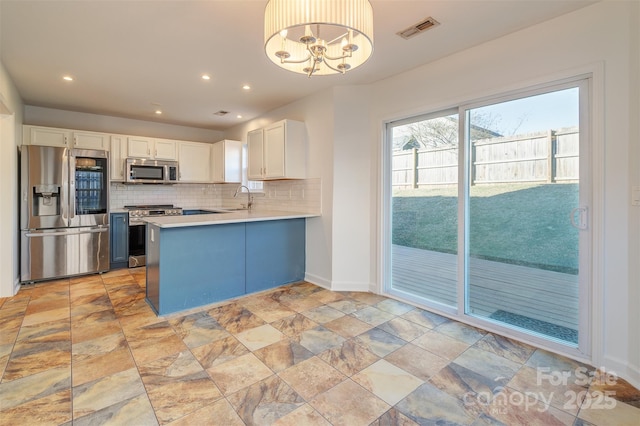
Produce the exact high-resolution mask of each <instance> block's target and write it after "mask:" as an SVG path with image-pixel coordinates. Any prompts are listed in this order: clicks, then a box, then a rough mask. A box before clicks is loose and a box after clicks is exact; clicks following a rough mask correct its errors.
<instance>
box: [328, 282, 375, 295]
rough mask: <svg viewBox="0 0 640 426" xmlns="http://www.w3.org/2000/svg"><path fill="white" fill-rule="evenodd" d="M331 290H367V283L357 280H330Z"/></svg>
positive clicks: (366, 291)
mask: <svg viewBox="0 0 640 426" xmlns="http://www.w3.org/2000/svg"><path fill="white" fill-rule="evenodd" d="M331 290H333V291H362V292H365V293H368V292H369V283H363V282H357V281H332V282H331Z"/></svg>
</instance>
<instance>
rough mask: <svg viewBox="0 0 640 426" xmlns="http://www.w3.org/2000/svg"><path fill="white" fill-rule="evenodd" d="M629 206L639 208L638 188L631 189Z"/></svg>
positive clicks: (639, 194)
mask: <svg viewBox="0 0 640 426" xmlns="http://www.w3.org/2000/svg"><path fill="white" fill-rule="evenodd" d="M631 205H632V206H640V186H634V187H633V188H632V189H631Z"/></svg>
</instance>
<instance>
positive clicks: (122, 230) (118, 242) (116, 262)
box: [109, 213, 129, 269]
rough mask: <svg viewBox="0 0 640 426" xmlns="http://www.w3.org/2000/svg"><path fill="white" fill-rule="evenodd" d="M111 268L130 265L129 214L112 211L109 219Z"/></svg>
mask: <svg viewBox="0 0 640 426" xmlns="http://www.w3.org/2000/svg"><path fill="white" fill-rule="evenodd" d="M109 227H110V228H109V232H110V235H109V237H110V239H109V241H110V244H111V246H110V248H109V251H110V253H111V258H110V259H109V260H110V262H109V263H110V265H109V266H110V268H111V269H119V268H126V267H128V266H129V214H128V213H111V217H110V221H109Z"/></svg>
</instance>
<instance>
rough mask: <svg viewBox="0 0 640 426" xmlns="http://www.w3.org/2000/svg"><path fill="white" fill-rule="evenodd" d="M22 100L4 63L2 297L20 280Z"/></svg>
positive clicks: (0, 70)
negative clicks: (19, 152) (19, 201)
mask: <svg viewBox="0 0 640 426" xmlns="http://www.w3.org/2000/svg"><path fill="white" fill-rule="evenodd" d="M22 109H23V105H22V99H21V98H20V95H19V94H18V91H17V90H16V88H15V86H14V85H13V82H12V81H11V79H10V78H9V74H7V71H6V69H5V68H4V65H3V64H2V63H1V62H0V200H2V202H1V203H0V297H9V296H13V295H14V294H15V292H16V291H17V287H16V286H17V283H18V280H19V271H20V269H19V260H20V259H19V258H20V257H19V255H18V247H19V245H18V241H19V225H18V208H19V207H18V185H17V181H18V168H17V164H18V149H17V146H18V143H19V141H20V140H22Z"/></svg>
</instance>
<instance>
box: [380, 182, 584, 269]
mask: <svg viewBox="0 0 640 426" xmlns="http://www.w3.org/2000/svg"><path fill="white" fill-rule="evenodd" d="M457 202H458V198H457V189H456V188H455V187H437V186H434V187H432V188H419V189H413V190H395V191H394V194H393V229H392V234H393V243H394V244H399V245H403V246H408V247H415V248H421V249H425V250H435V251H440V252H445V253H457V237H458V235H457V233H458V220H457V215H458V205H457ZM577 206H578V184H557V183H556V184H496V185H478V186H473V187H472V188H471V204H470V212H469V217H470V222H471V226H470V229H471V234H470V235H469V241H470V247H469V252H470V254H471V256H473V257H478V258H483V259H490V260H497V261H500V262H506V263H514V264H519V265H528V266H534V267H538V268H542V269H549V270H554V271H560V272H566V273H573V274H575V273H577V271H578V249H577V247H578V230H577V229H575V228H574V227H573V226H571V223H570V220H569V213H570V212H571V210H572V209H573V208H575V207H577Z"/></svg>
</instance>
